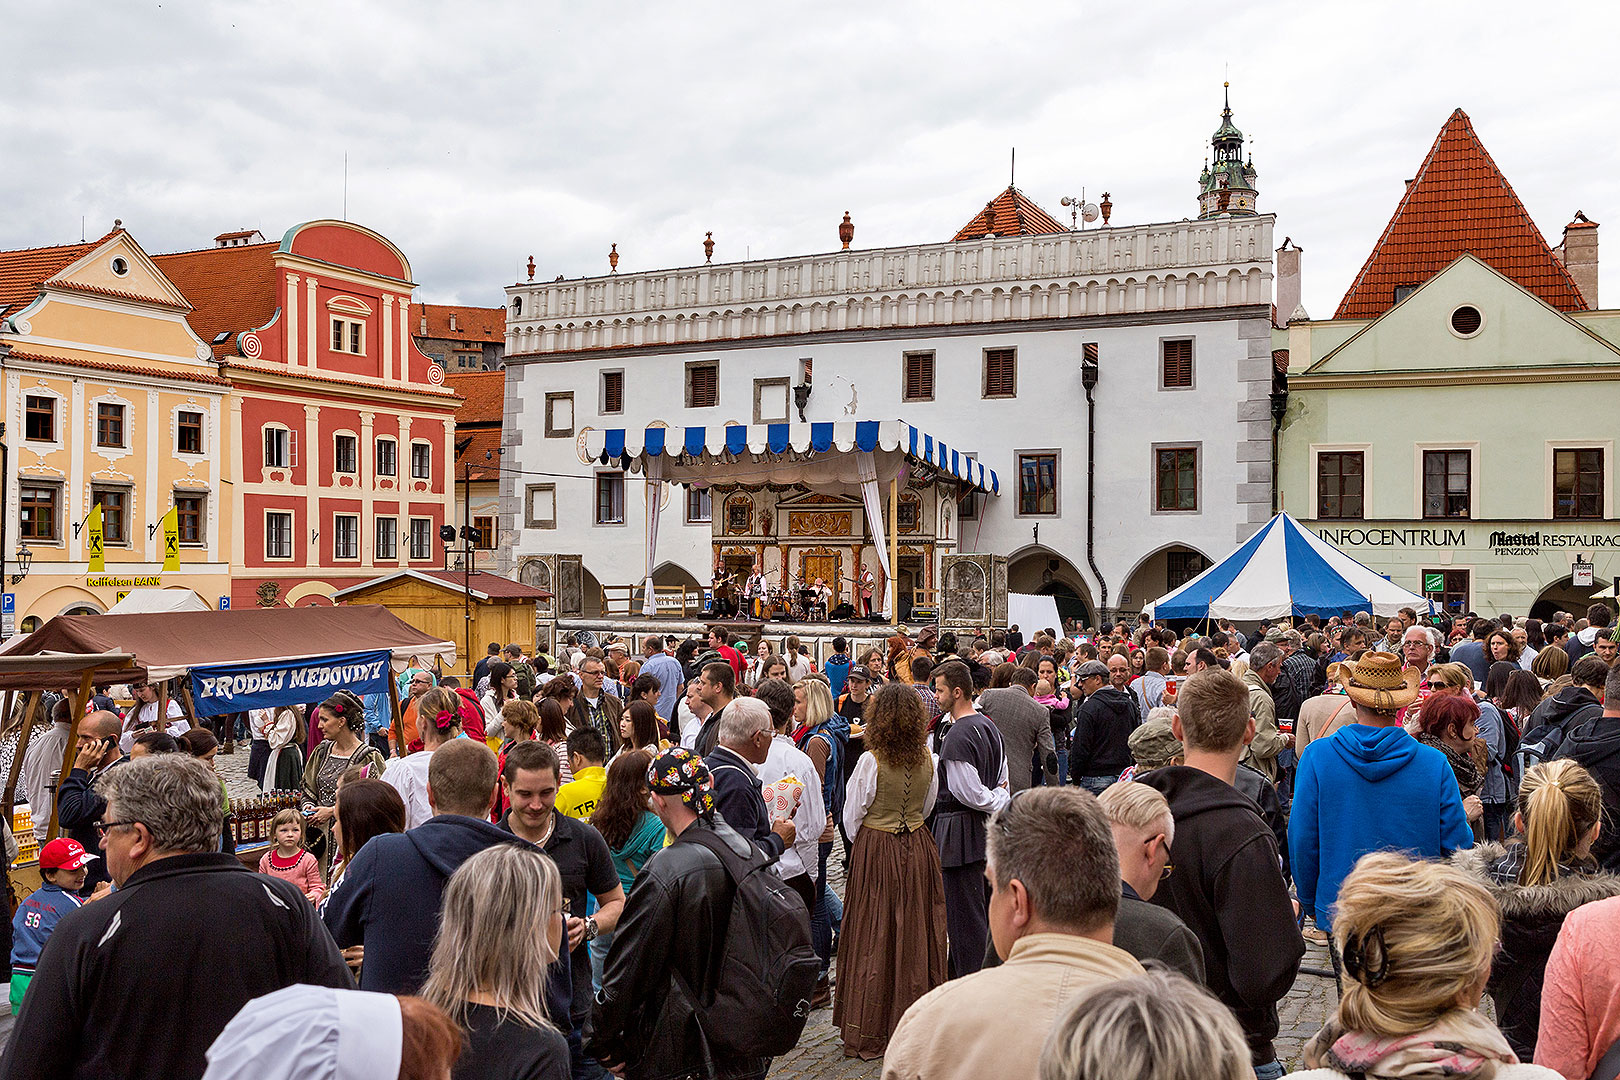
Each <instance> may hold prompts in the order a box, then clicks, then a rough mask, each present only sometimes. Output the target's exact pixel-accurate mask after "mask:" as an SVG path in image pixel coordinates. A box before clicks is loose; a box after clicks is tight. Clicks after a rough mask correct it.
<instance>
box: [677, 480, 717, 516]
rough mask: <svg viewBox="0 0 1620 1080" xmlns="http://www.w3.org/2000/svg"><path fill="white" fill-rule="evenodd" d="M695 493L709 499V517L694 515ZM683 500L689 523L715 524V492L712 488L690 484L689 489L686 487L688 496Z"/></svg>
mask: <svg viewBox="0 0 1620 1080" xmlns="http://www.w3.org/2000/svg"><path fill="white" fill-rule="evenodd" d="M694 495H701V496H702V497H704V498H705V499H707V500H708V501H709V516H708V517H693V516H692V496H694ZM682 501H683V503H684V504H685V515H686V523H687V524H688V525H712V524H714V492H713V490H712V489H710V488H706V487H705V488H696V487H690V486H688V487H687V489H686V498H685V499H684V500H682Z"/></svg>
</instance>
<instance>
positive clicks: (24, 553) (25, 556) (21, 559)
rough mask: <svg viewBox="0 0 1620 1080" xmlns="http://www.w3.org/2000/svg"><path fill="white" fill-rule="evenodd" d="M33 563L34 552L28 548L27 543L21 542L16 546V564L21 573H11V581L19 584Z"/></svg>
mask: <svg viewBox="0 0 1620 1080" xmlns="http://www.w3.org/2000/svg"><path fill="white" fill-rule="evenodd" d="M33 565H34V553H33V552H32V551H29V550H28V545H27V544H23V545H22V546H20V547H19V548H17V566H18V568H19V569H20V570H21V573H16V574H12V575H11V583H12V584H13V585H16V584H19V583H20V582H21V581H22V579H23V578H25V577H27V576H28V568H29V567H30V566H33Z"/></svg>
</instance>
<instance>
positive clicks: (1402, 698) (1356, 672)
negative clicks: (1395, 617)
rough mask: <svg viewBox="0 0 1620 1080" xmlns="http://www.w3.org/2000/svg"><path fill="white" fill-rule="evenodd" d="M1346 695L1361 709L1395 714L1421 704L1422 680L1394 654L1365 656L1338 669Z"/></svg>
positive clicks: (1371, 653) (1379, 653)
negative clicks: (1403, 668) (1419, 686)
mask: <svg viewBox="0 0 1620 1080" xmlns="http://www.w3.org/2000/svg"><path fill="white" fill-rule="evenodd" d="M1338 668H1339V675H1340V677H1341V678H1343V680H1344V689H1345V693H1347V694H1349V695H1350V700H1351V701H1354V702H1355V703H1356V704H1358V705H1365V706H1367V707H1368V708H1369V709H1377V710H1378V711H1379V712H1394V711H1395V710H1396V709H1399V708H1402V707H1404V706H1407V705H1410V704H1412V702H1414V701H1416V700H1417V696H1418V684H1419V682H1421V681H1422V678H1423V677H1422V676H1421V675H1419V674H1418V672H1417V669H1415V668H1406V669H1405V670H1402V668H1401V658H1400V657H1399V656H1396V655H1395V654H1394V653H1387V652H1369V653H1362V654H1361V659H1360V660H1344V661H1341V662H1340V663H1339V665H1338Z"/></svg>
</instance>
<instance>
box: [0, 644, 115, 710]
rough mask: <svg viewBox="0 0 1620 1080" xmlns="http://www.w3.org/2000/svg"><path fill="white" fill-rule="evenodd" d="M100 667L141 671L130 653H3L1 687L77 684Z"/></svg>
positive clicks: (0, 659)
mask: <svg viewBox="0 0 1620 1080" xmlns="http://www.w3.org/2000/svg"><path fill="white" fill-rule="evenodd" d="M101 668H105V669H107V670H108V671H109V672H112V671H139V670H140V668H139V666H138V665H136V664H135V657H134V656H133V655H131V654H130V653H127V652H94V653H35V654H24V655H18V656H0V689H4V690H13V689H29V690H31V689H40V688H43V689H61V688H65V687H71V686H77V685H78V683H79V680H80V679H81V678H82V677H83V676H84V673H85V672H86V671H96V670H99V669H101ZM108 681H109V682H111V681H113V680H108ZM7 720H9V717H8V718H7Z"/></svg>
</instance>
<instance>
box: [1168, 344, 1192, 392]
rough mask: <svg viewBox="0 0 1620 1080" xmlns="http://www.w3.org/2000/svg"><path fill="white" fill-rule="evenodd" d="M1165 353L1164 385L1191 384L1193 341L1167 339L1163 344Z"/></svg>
mask: <svg viewBox="0 0 1620 1080" xmlns="http://www.w3.org/2000/svg"><path fill="white" fill-rule="evenodd" d="M1162 349H1163V353H1164V385H1165V386H1167V387H1171V386H1191V385H1192V384H1193V381H1192V342H1191V341H1190V340H1183V341H1166V342H1164V344H1163V346H1162Z"/></svg>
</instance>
